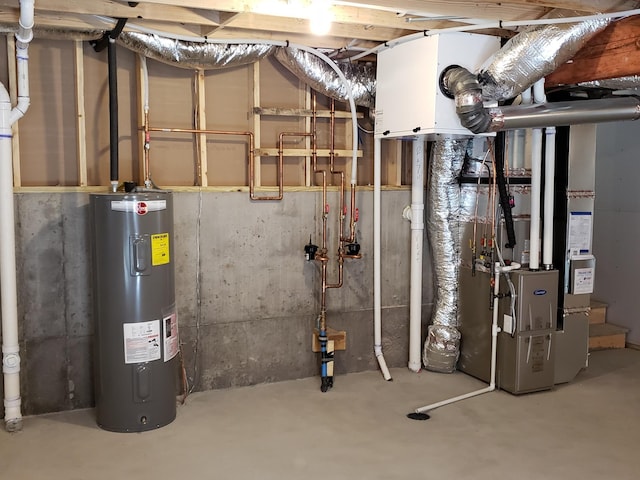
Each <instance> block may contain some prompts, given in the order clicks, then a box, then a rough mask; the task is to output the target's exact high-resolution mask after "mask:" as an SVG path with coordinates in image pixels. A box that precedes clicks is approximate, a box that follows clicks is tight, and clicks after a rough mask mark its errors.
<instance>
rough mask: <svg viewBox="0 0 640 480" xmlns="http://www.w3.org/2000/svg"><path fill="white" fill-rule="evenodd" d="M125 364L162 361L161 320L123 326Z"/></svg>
mask: <svg viewBox="0 0 640 480" xmlns="http://www.w3.org/2000/svg"><path fill="white" fill-rule="evenodd" d="M123 330H124V363H143V362H151V361H153V360H159V359H160V341H161V340H160V320H151V321H150V322H137V323H125V324H123Z"/></svg>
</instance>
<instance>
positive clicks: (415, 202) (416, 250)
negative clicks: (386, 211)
mask: <svg viewBox="0 0 640 480" xmlns="http://www.w3.org/2000/svg"><path fill="white" fill-rule="evenodd" d="M410 220H411V285H410V290H409V370H411V371H412V372H419V371H420V369H421V367H422V361H421V359H420V351H421V343H422V330H421V326H422V325H421V324H422V250H423V244H424V137H418V138H416V139H414V140H413V166H412V169H411V218H410Z"/></svg>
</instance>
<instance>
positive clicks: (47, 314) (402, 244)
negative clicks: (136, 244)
mask: <svg viewBox="0 0 640 480" xmlns="http://www.w3.org/2000/svg"><path fill="white" fill-rule="evenodd" d="M336 197H337V194H336V193H331V194H330V197H329V201H330V203H331V205H332V207H331V208H332V213H333V212H335V211H337V208H336V206H335V203H336ZM15 198H16V213H17V227H16V228H17V245H18V248H17V250H18V251H17V264H18V290H19V299H18V302H19V307H18V308H19V317H20V338H21V349H22V350H21V357H22V362H23V371H22V373H21V381H22V395H23V402H24V412H25V413H26V414H34V413H43V412H52V411H60V410H66V409H73V408H82V407H89V406H91V405H92V404H93V394H92V392H93V386H92V373H91V372H92V355H91V353H92V339H93V337H92V333H93V326H92V312H91V309H92V305H91V288H90V242H89V239H88V229H89V219H88V211H89V210H88V199H89V196H88V194H86V193H22V194H17V195H16V197H15ZM408 203H410V192H409V191H406V190H403V191H386V192H383V197H382V206H383V212H382V221H383V227H382V228H383V235H382V254H383V258H382V291H383V296H382V305H383V345H384V351H385V357H386V359H387V363H388V364H389V365H390V366H404V365H406V363H407V344H408V316H409V309H408V304H409V245H410V242H409V239H410V229H409V223H408V222H407V221H406V220H404V219H402V217H401V214H402V209H403V208H404V207H405V205H407V204H408ZM174 204H175V205H174V207H175V232H176V233H175V239H174V242H175V254H174V256H175V259H174V261H175V268H176V301H177V306H178V313H179V325H180V337H181V343H182V348H183V354H184V363H185V367H186V372H187V377H188V379H189V382H190V385H192V386H193V388H194V389H195V390H206V389H215V388H226V387H232V386H239V385H251V384H257V383H262V382H276V381H281V380H286V379H292V378H301V377H309V376H314V375H318V373H319V367H318V357H317V354H314V353H312V352H311V348H310V347H311V332H312V329H313V327H314V325H315V321H316V317H317V314H318V311H319V289H320V270H319V266H318V264H317V263H315V262H306V261H305V260H304V255H303V247H304V245H305V244H306V243H307V242H308V241H309V235H311V236H312V238H313V240H314V243H319V242H320V241H321V221H320V216H319V215H320V212H321V204H322V197H321V194H320V193H318V192H295V193H286V194H285V197H284V200H283V201H281V202H251V201H250V200H249V197H248V194H246V193H239V192H238V193H213V192H179V193H176V194H175V196H174ZM358 207H359V209H360V221H359V223H358V241H359V242H360V243H361V245H362V253H363V258H362V259H361V260H347V261H346V263H345V277H344V286H343V287H342V288H341V289H339V290H338V289H336V290H334V289H332V290H329V291H328V317H327V319H328V324H329V325H330V326H331V327H333V328H336V329H344V330H346V331H347V350H346V351H344V352H337V353H336V372H337V374H338V378H336V381H335V387H334V388H336V389H339V388H340V383H341V382H343V381H344V382H347V381H348V379H341V378H340V377H339V375H340V374H342V373H345V372H353V371H361V370H371V369H376V368H377V364H376V361H375V358H374V355H373V347H372V344H373V311H372V308H373V258H372V254H373V244H372V240H373V239H372V232H373V219H372V214H373V197H372V192H370V191H367V192H360V193H358ZM336 229H337V227H336V225H335V224H333V222H330V232H329V233H330V237H335V235H336ZM331 253H333V254H335V245H331ZM424 272H425V275H424V278H425V282H424V286H423V289H424V293H423V300H424V307H423V313H424V314H423V323H424V324H425V325H426V323H427V322H428V319H429V315H430V310H431V302H432V284H431V273H430V272H431V266H430V261H429V253H428V249H425V262H424ZM336 274H337V273H336V271H335V269H334V268H332V269H331V271H330V275H331V276H330V281H331V282H333V281H335V278H336V277H335V275H336ZM425 331H426V329H425ZM318 386H319V383H318Z"/></svg>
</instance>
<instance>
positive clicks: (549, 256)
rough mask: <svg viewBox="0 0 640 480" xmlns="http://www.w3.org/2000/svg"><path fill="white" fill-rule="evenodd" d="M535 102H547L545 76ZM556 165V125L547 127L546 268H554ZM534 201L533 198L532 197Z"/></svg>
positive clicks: (544, 204)
mask: <svg viewBox="0 0 640 480" xmlns="http://www.w3.org/2000/svg"><path fill="white" fill-rule="evenodd" d="M533 91H534V97H535V103H537V104H545V103H547V96H546V95H545V93H544V78H543V79H541V80H538V81H537V82H536V83H535V84H534V86H533ZM555 165H556V127H547V128H545V150H544V200H543V209H544V210H543V211H544V214H543V219H542V221H543V224H542V266H543V268H544V269H545V270H551V269H552V268H553V209H554V201H553V194H554V183H555V182H554V178H553V177H554V176H555ZM532 201H533V199H532Z"/></svg>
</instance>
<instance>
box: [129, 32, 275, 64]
mask: <svg viewBox="0 0 640 480" xmlns="http://www.w3.org/2000/svg"><path fill="white" fill-rule="evenodd" d="M118 42H119V43H120V44H122V45H123V46H124V47H126V48H128V49H129V50H132V51H134V52H137V53H139V54H140V55H143V56H145V57H147V58H153V59H154V60H158V61H159V62H162V63H166V64H168V65H173V66H176V67H181V68H189V69H199V68H202V69H204V70H209V69H217V68H228V67H237V66H240V65H247V64H249V63H254V62H256V61H258V60H260V59H261V58H263V57H265V56H267V55H269V54H271V53H272V52H273V51H274V50H275V49H276V48H277V47H274V46H271V45H262V44H232V45H229V44H219V43H198V42H185V41H181V40H174V39H171V38H163V37H160V36H158V35H149V34H146V33H135V32H122V33H121V34H120V36H119V37H118Z"/></svg>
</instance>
